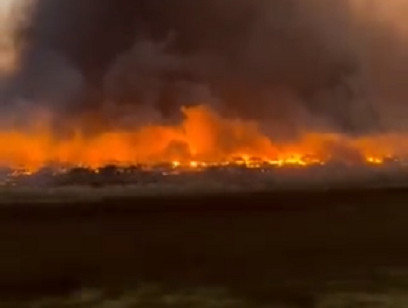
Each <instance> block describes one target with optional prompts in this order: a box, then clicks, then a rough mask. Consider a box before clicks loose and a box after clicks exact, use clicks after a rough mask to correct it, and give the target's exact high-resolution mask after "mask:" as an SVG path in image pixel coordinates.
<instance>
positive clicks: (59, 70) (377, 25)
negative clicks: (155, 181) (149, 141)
mask: <svg viewBox="0 0 408 308" xmlns="http://www.w3.org/2000/svg"><path fill="white" fill-rule="evenodd" d="M1 4H2V5H0V11H1V12H3V14H2V15H1V14H0V16H2V17H1V20H2V27H1V28H0V31H1V33H2V40H1V45H0V57H1V61H0V63H3V62H4V63H8V62H10V60H7V61H6V60H5V59H6V57H10V59H12V58H13V57H16V58H17V59H18V60H17V61H18V64H16V65H14V66H13V68H14V69H13V70H12V71H10V69H9V67H8V69H7V70H5V69H4V67H5V66H6V65H2V66H0V69H1V68H2V67H3V73H2V74H1V75H0V82H1V84H0V91H1V92H0V104H1V107H0V108H1V111H0V112H1V113H2V117H3V121H2V122H3V125H22V124H26V122H27V119H31V118H32V117H33V115H35V114H37V113H43V112H44V111H46V112H47V113H48V114H51V115H52V117H53V119H54V121H55V123H56V125H57V126H56V127H58V128H70V127H71V126H73V125H81V126H84V128H89V129H109V128H112V127H122V126H129V125H130V126H133V125H140V124H143V123H167V122H170V123H171V122H173V121H176V120H177V119H179V117H181V115H182V114H181V112H180V109H181V107H182V106H190V105H195V104H208V105H210V106H212V107H213V108H215V109H216V110H218V111H219V112H220V113H221V114H223V115H227V116H228V117H234V118H235V117H239V118H243V119H255V120H258V121H259V122H260V123H261V124H262V128H263V130H264V131H265V132H266V133H267V134H269V135H271V136H273V137H274V138H287V137H291V136H295V135H296V134H297V133H299V132H304V131H308V130H313V131H330V132H331V131H335V132H343V133H346V134H350V135H365V134H371V133H376V132H388V131H399V130H407V129H408V121H407V120H406V119H407V117H408V104H407V99H408V84H406V83H408V50H407V49H408V47H407V46H408V45H407V44H406V43H407V41H408V26H407V23H406V21H405V18H406V16H408V2H407V1H406V0H387V1H384V0H194V1H191V0H115V1H112V0H36V1H35V0H34V1H33V0H1ZM22 4H29V5H22ZM13 6H14V7H18V8H20V9H14V10H12V9H10V8H12V7H13ZM16 14H17V15H16ZM23 16H24V18H23ZM3 21H6V22H3ZM7 59H9V58H7ZM8 66H10V64H8Z"/></svg>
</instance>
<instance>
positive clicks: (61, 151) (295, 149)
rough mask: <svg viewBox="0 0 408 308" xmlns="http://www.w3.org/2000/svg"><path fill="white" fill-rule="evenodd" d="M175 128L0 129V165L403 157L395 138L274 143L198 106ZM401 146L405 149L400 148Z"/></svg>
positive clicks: (197, 164) (353, 161) (189, 164)
mask: <svg viewBox="0 0 408 308" xmlns="http://www.w3.org/2000/svg"><path fill="white" fill-rule="evenodd" d="M183 113H184V115H185V119H184V120H183V121H182V123H180V124H179V125H168V126H164V125H147V126H143V127H140V128H138V129H134V130H126V131H124V130H117V131H110V132H105V133H100V134H96V135H88V136H87V135H85V134H83V133H81V131H77V132H75V133H74V134H73V135H72V136H70V137H65V138H57V137H55V136H54V135H53V134H52V132H51V131H50V130H48V129H47V128H39V129H35V130H33V131H31V132H21V131H2V132H0V163H1V164H2V165H3V167H12V168H13V169H24V170H27V171H29V172H35V171H36V170H38V169H40V168H43V167H47V166H54V167H58V168H73V167H87V168H91V169H95V170H96V169H98V168H102V167H104V166H106V165H112V164H113V165H117V166H120V167H126V166H132V165H139V164H142V165H145V166H155V165H159V164H161V163H169V164H171V166H172V167H173V168H174V169H192V170H194V169H205V168H207V167H213V166H229V165H237V166H245V167H248V168H261V167H264V166H270V167H285V166H298V167H308V166H315V165H325V164H327V163H329V162H341V163H344V164H348V165H362V164H370V165H381V164H383V163H384V162H385V161H393V160H394V161H395V160H404V159H405V156H404V155H405V154H408V151H407V152H405V151H404V150H405V149H404V148H403V146H402V145H401V143H400V141H401V140H403V139H399V138H402V137H399V136H373V137H365V138H350V137H346V136H344V135H338V134H321V133H320V134H319V133H305V134H304V135H303V136H301V137H300V138H299V139H298V140H295V141H292V142H284V143H282V142H281V143H279V142H278V143H274V142H273V140H271V139H270V138H268V137H267V136H266V135H265V134H263V133H262V131H261V128H260V127H259V125H257V123H256V122H252V121H243V120H237V119H226V118H222V117H221V116H220V115H218V114H217V113H216V112H215V111H214V110H211V109H210V108H208V107H205V106H197V107H190V108H184V109H183ZM407 150H408V149H407Z"/></svg>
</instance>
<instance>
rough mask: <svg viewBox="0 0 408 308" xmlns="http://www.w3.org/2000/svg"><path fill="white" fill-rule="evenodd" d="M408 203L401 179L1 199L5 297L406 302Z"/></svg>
mask: <svg viewBox="0 0 408 308" xmlns="http://www.w3.org/2000/svg"><path fill="white" fill-rule="evenodd" d="M407 205H408V190H407V189H376V190H373V189H372V190H368V189H354V190H351V189H349V190H326V191H297V192H296V191H281V192H265V193H252V194H251V193H228V194H210V195H204V194H202V195H199V194H196V195H193V194H192V195H188V196H181V195H174V196H157V197H152V196H150V197H149V196H145V197H135V196H131V197H128V198H125V197H121V198H118V197H111V198H105V199H103V200H98V201H95V202H91V201H88V202H85V201H83V202H76V203H72V202H67V203H64V202H59V203H58V204H56V203H50V204H46V203H42V202H40V203H35V202H30V201H29V200H26V201H25V202H21V200H20V201H19V202H18V203H15V204H13V203H8V204H3V205H2V206H1V207H0V242H1V253H0V302H1V304H0V307H404V306H405V304H406V303H408V295H407V294H408V293H407V292H408V249H407V247H408V207H407ZM404 303H405V304H404ZM363 304H365V305H366V306H363Z"/></svg>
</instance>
